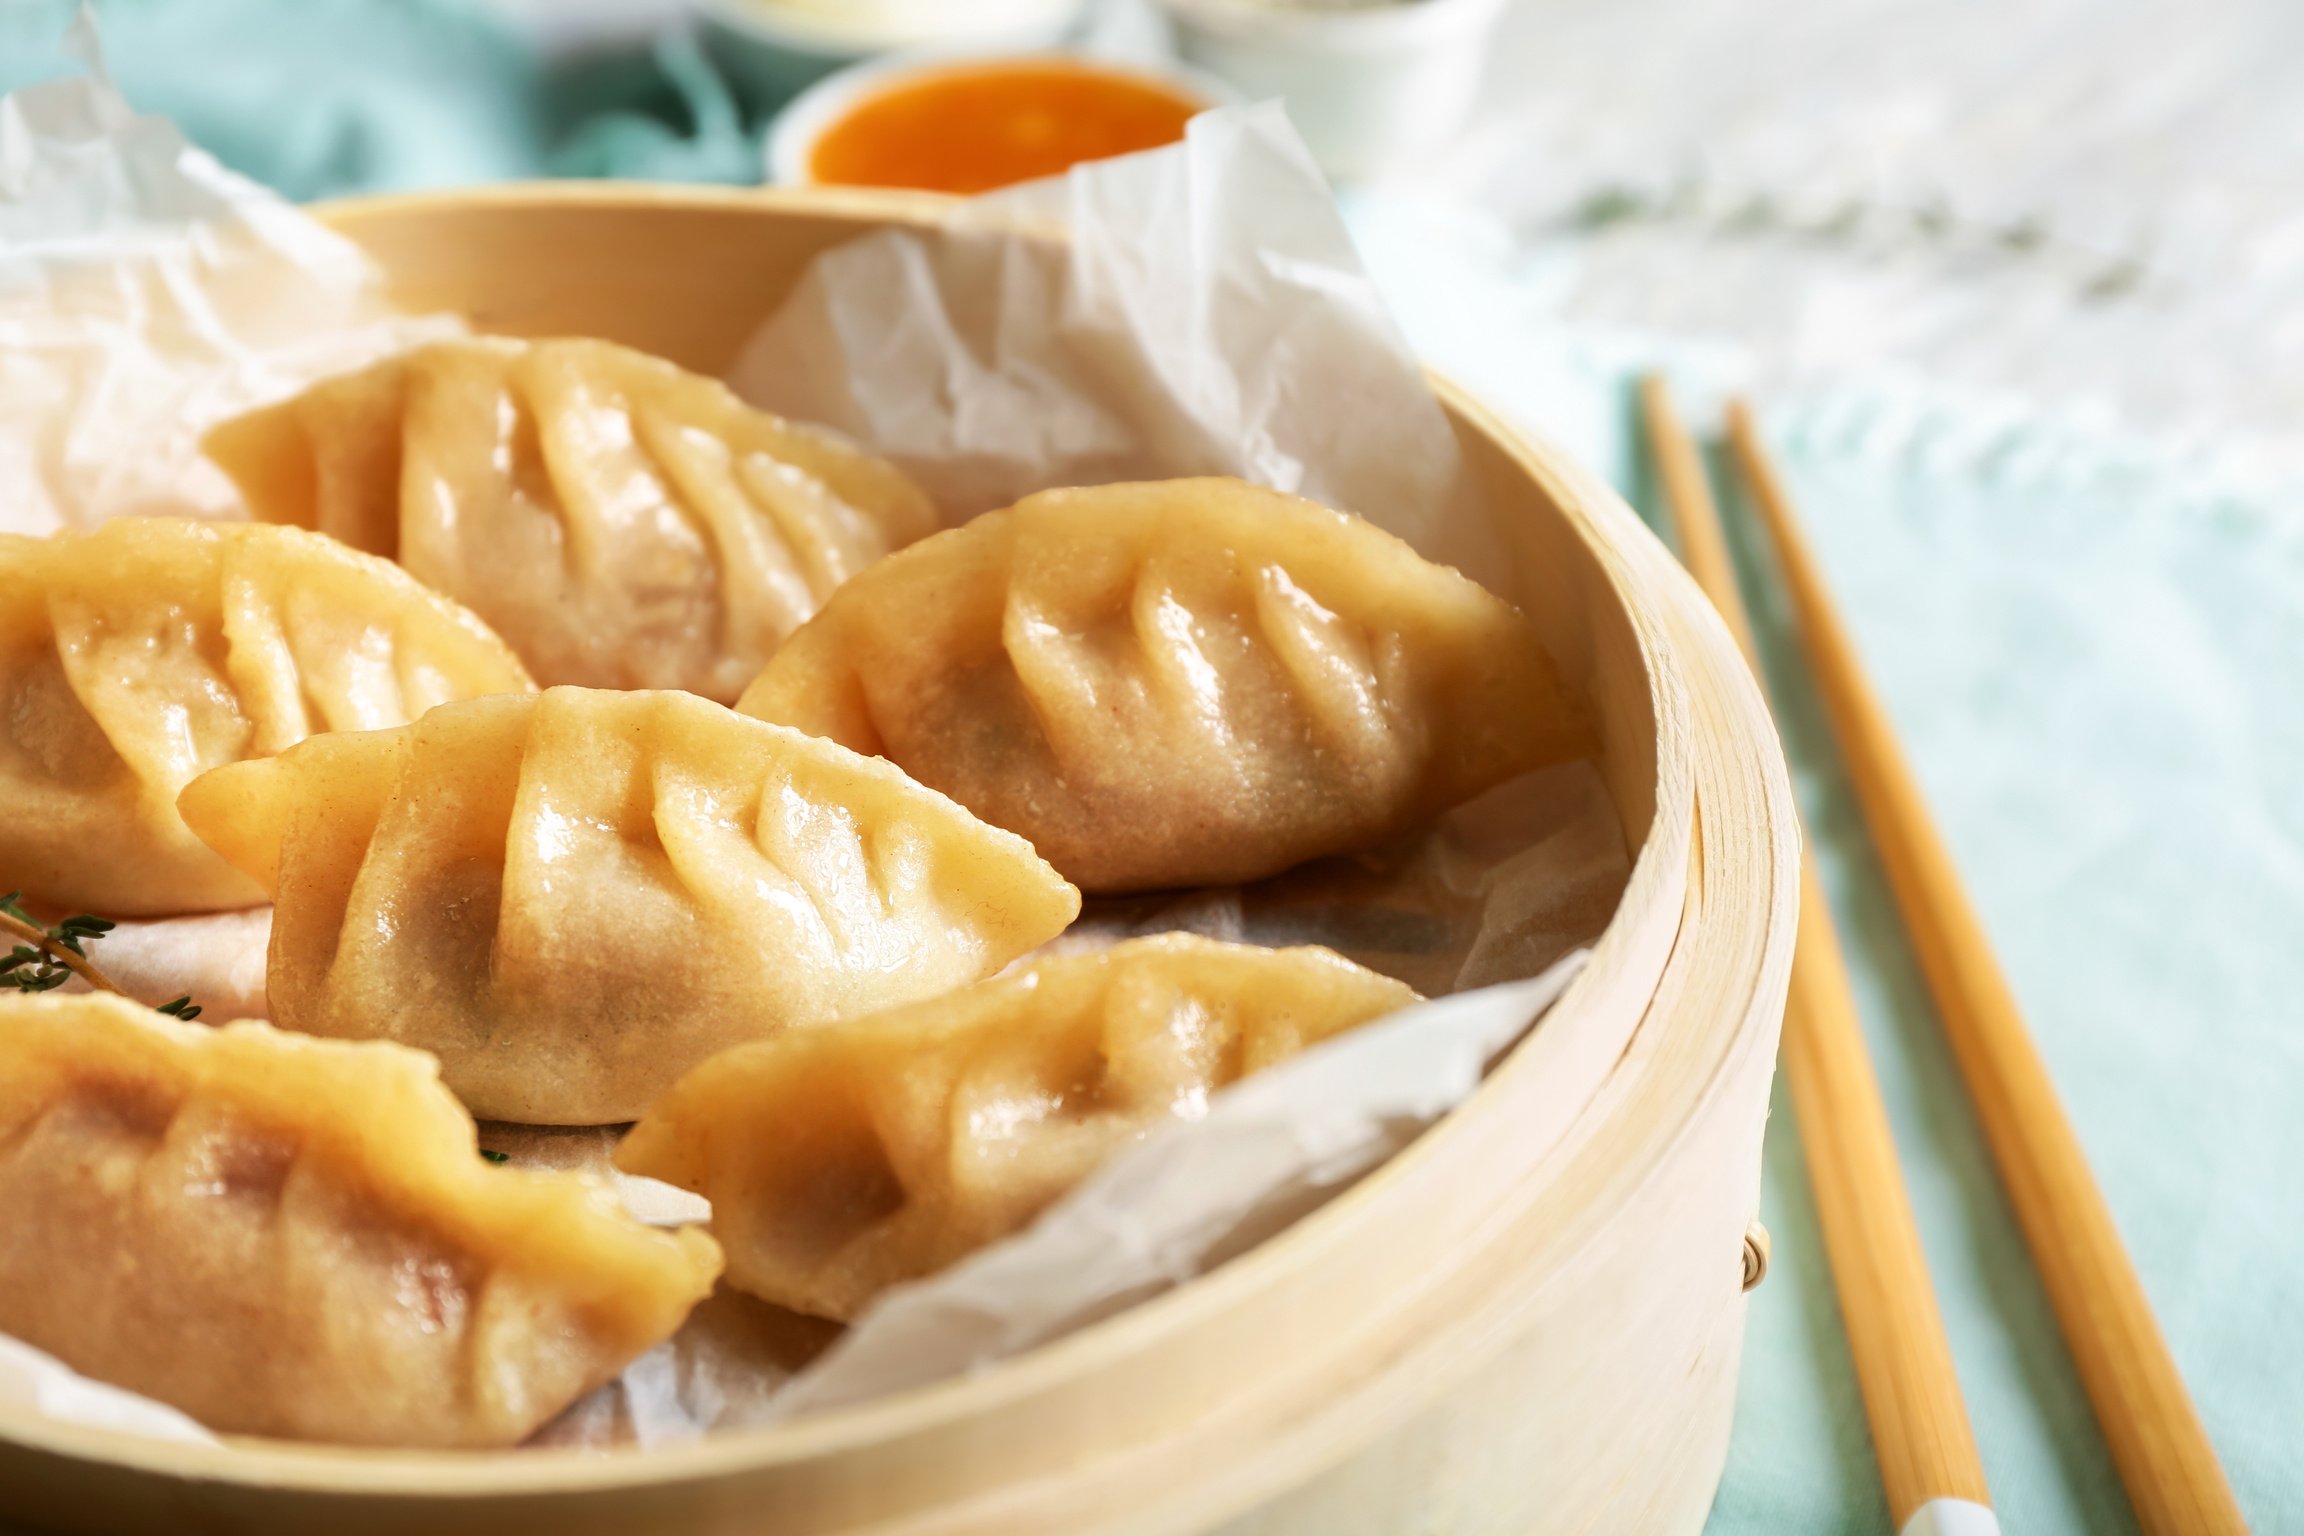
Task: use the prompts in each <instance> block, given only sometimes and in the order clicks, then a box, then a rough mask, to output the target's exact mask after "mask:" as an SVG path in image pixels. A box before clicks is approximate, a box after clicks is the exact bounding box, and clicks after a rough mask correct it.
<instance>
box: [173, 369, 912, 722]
mask: <svg viewBox="0 0 2304 1536" xmlns="http://www.w3.org/2000/svg"><path fill="white" fill-rule="evenodd" d="M207 450H208V455H209V457H210V458H212V459H214V460H215V461H216V462H217V463H218V464H220V465H222V466H223V467H224V469H225V471H226V472H227V473H229V474H230V475H231V476H232V478H233V479H234V480H236V481H237V482H239V485H240V489H241V492H242V494H243V495H244V496H245V497H246V498H247V501H248V505H249V507H250V509H251V510H252V511H253V512H254V513H255V515H256V516H257V517H259V518H262V519H264V520H266V521H268V522H276V523H295V524H299V525H301V526H303V527H306V528H317V529H319V530H320V531H321V532H322V533H329V534H334V535H335V536H336V537H337V538H340V539H342V540H344V541H345V542H346V543H347V544H350V545H352V546H353V547H354V548H356V549H364V550H367V551H369V552H371V553H373V554H379V555H385V556H389V557H390V558H392V559H394V560H397V561H399V562H400V563H401V564H402V565H403V566H405V567H407V569H408V570H409V572H410V573H411V574H413V575H414V576H415V577H416V579H417V580H419V581H421V582H423V583H424V584H425V585H427V586H429V587H433V588H435V589H437V590H438V591H441V592H445V593H447V594H448V595H449V596H451V597H453V598H455V599H456V600H457V601H459V602H462V603H464V604H466V605H467V606H469V607H470V608H471V609H472V610H473V612H475V613H477V614H479V615H480V616H481V617H482V618H484V619H486V620H487V621H488V622H489V623H490V624H492V625H494V626H495V627H496V629H497V631H498V632H499V633H501V634H502V635H503V636H504V638H505V639H507V640H509V641H510V642H511V643H512V647H513V649H515V650H517V651H518V652H519V653H520V655H521V656H522V657H523V658H524V659H525V660H526V661H527V663H528V666H529V668H530V669H531V670H532V671H534V672H535V674H536V676H537V678H538V679H539V680H541V681H542V682H544V683H546V684H547V685H549V684H554V683H581V684H584V685H585V686H588V687H596V688H684V689H686V690H688V691H689V692H691V693H699V694H702V695H704V696H705V697H706V698H712V699H718V700H719V701H721V702H722V703H727V702H729V701H731V700H733V699H734V698H735V697H736V695H737V693H738V692H739V691H741V690H742V688H743V687H744V684H745V683H746V682H747V681H748V680H749V679H750V678H751V677H752V675H753V674H754V673H756V672H758V671H759V670H760V666H761V663H762V662H764V661H766V660H767V658H768V653H769V652H770V651H772V650H774V649H775V647H776V643H777V642H778V641H779V640H781V639H783V638H784V636H785V635H787V634H789V633H791V631H792V630H793V629H794V628H795V627H797V626H798V625H799V623H800V622H801V621H802V620H803V619H806V618H807V617H808V616H809V615H810V614H812V613H814V612H815V611H816V609H817V607H818V605H820V604H821V603H822V602H823V601H824V598H825V595H826V594H827V593H829V592H830V591H831V590H832V589H833V588H834V587H836V586H838V585H839V584H840V583H841V582H842V581H844V580H846V579H847V578H848V577H850V576H852V575H854V574H855V573H856V572H857V571H860V570H862V569H863V568H864V567H865V566H867V565H869V564H871V563H872V562H873V561H874V560H876V559H878V558H879V557H880V556H881V555H883V554H885V553H887V552H888V551H889V550H891V549H895V548H898V547H899V546H901V545H905V544H909V543H911V542H912V541H913V540H914V539H918V538H921V537H923V536H924V535H926V534H927V533H929V532H931V531H932V530H933V529H934V528H935V526H936V517H935V510H934V508H933V507H932V506H931V505H930V503H929V501H928V499H927V497H925V496H924V495H922V494H921V492H920V490H919V489H918V487H916V486H914V485H913V484H912V482H911V481H910V480H908V479H906V478H905V476H904V475H903V474H902V473H901V472H899V471H898V470H897V469H895V468H894V467H893V466H891V465H889V464H886V463H883V462H882V461H880V460H878V459H875V458H871V457H869V456H867V455H865V454H862V453H859V452H857V451H856V450H855V449H853V448H850V447H849V446H847V444H846V443H844V442H843V441H841V440H840V439H838V438H835V437H833V436H832V435H830V434H829V433H826V432H823V431H820V430H817V429H814V428H810V427H805V426H800V425H797V424H795V423H792V422H787V421H783V420H781V419H779V418H777V417H774V416H771V415H768V414H767V413H766V412H764V411H757V410H754V409H753V408H752V407H750V406H748V405H746V404H744V403H743V402H742V401H740V400H738V399H737V398H736V397H735V396H734V395H733V394H731V393H729V391H728V390H727V388H726V387H725V386H723V385H721V384H720V383H719V382H718V381H716V380H713V379H707V378H703V377H701V376H699V375H696V374H692V373H687V372H684V371H682V370H681V369H679V368H675V367H674V366H673V365H672V364H670V363H667V362H664V361H662V360H660V359H657V358H653V357H649V356H646V355H645V354H643V353H639V352H633V351H630V350H628V349H627V348H624V347H618V346H612V345H610V344H609V343H607V342H604V341H582V340H569V341H538V342H527V341H512V340H507V339H503V338H494V339H475V340H469V341H453V342H441V343H438V344H436V345H433V346H429V347H423V348H419V349H417V350H416V351H414V352H409V353H406V354H404V355H402V356H399V357H396V358H391V359H388V360H386V361H385V362H382V363H379V364H376V365H375V366H374V367H371V368H369V369H367V370H366V371H364V372H360V373H355V374H350V375H347V376H345V377H342V378H337V379H331V380H327V381H324V382H322V383H320V384H317V385H315V386H313V387H312V388H311V389H309V390H307V391H305V392H304V393H303V394H301V395H299V396H297V397H295V398H294V399H291V400H288V401H286V402H284V403H282V404H279V405H274V406H269V407H267V408H265V409H263V410H260V411H256V412H253V413H251V414H250V415H247V416H243V417H240V418H238V419H236V420H234V421H229V422H226V423H225V424H224V425H222V426H221V427H218V428H217V429H216V430H215V431H214V432H213V433H211V434H210V436H209V438H208V442H207Z"/></svg>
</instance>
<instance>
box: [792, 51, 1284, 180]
mask: <svg viewBox="0 0 2304 1536" xmlns="http://www.w3.org/2000/svg"><path fill="white" fill-rule="evenodd" d="M995 60H1000V61H1007V60H1013V61H1015V62H1017V63H1032V62H1035V61H1046V62H1052V63H1063V64H1082V65H1086V66H1088V67H1090V68H1093V69H1100V70H1106V71H1109V72H1110V73H1112V74H1116V75H1123V76H1130V77H1133V78H1135V79H1139V80H1142V81H1144V82H1146V83H1147V84H1150V85H1156V86H1158V87H1160V88H1161V89H1162V90H1168V91H1175V92H1177V93H1179V94H1180V95H1183V96H1185V97H1186V98H1188V99H1190V100H1193V101H1196V102H1198V103H1200V105H1201V106H1203V107H1221V106H1229V105H1231V104H1232V103H1234V102H1236V101H1238V100H1240V94H1239V93H1238V92H1237V91H1235V90H1233V89H1232V87H1231V86H1230V85H1228V84H1226V83H1225V82H1224V81H1222V80H1219V79H1217V78H1215V77H1214V76H1212V75H1209V74H1207V73H1205V72H1204V71H1201V70H1197V69H1191V68H1188V67H1186V66H1183V65H1178V64H1161V65H1157V66H1155V65H1148V64H1138V63H1132V62H1123V61H1120V60H1115V59H1101V58H1092V57H1087V56H1084V55H1081V54H1073V53H1061V52H1056V51H1053V50H1049V49H1031V48H1026V49H1016V48H1007V47H1001V46H998V45H994V44H968V45H962V46H953V47H941V48H912V49H906V50H905V51H903V52H901V53H892V54H886V55H883V56H882V57H880V58H877V59H873V60H870V61H868V62H866V63H862V64H855V65H851V66H849V67H848V68H846V69H843V70H840V71H839V72H838V73H836V74H832V75H828V76H826V77H825V78H824V79H822V80H819V81H817V82H816V84H814V85H812V86H810V87H809V88H808V89H807V90H805V91H803V92H801V93H800V94H799V95H798V96H796V97H794V98H793V100H792V104H791V105H790V106H788V107H786V108H785V109H784V110H783V111H782V112H780V113H778V114H777V116H776V119H775V121H773V122H771V123H770V124H769V125H768V142H767V169H768V180H769V181H771V182H773V183H775V184H776V185H778V186H786V187H801V186H813V185H815V178H814V177H812V176H811V175H810V174H809V171H808V161H809V157H810V154H811V152H812V151H813V150H814V149H815V148H816V141H817V140H818V139H820V138H822V137H823V136H824V130H825V129H827V128H829V127H831V126H832V124H833V123H835V122H837V121H839V120H840V119H841V118H842V117H844V116H846V115H847V112H848V110H849V108H851V107H853V106H855V105H856V103H857V102H859V101H861V100H863V99H864V98H865V97H867V96H871V95H875V94H877V93H878V92H880V91H884V90H887V89H889V88H891V87H893V86H897V85H900V84H902V83H904V82H905V81H906V80H907V79H910V78H913V77H915V76H923V75H933V74H937V73H939V72H941V71H942V70H945V69H948V68H950V67H951V66H952V65H954V64H967V63H971V62H976V61H982V62H985V63H991V62H993V61H995Z"/></svg>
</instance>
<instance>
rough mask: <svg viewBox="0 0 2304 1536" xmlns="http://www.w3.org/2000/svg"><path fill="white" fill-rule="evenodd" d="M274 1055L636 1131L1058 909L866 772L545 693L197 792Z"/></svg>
mask: <svg viewBox="0 0 2304 1536" xmlns="http://www.w3.org/2000/svg"><path fill="white" fill-rule="evenodd" d="M182 806H183V811H184V817H185V820H186V821H188V822H189V823H190V824H191V826H192V828H193V830H194V831H196V832H198V833H199V834H200V835H201V836H202V837H204V838H206V839H207V840H208V841H209V842H210V843H211V844H212V845H213V846H214V847H215V848H216V849H217V851H218V852H220V853H222V854H223V855H224V856H225V857H227V858H229V859H230V860H231V861H232V862H233V863H234V864H236V865H238V866H239V867H240V868H242V869H244V870H246V871H247V872H248V873H249V874H250V875H251V876H253V877H254V878H255V879H256V880H258V881H259V882H260V883H262V885H263V886H264V888H265V889H266V890H268V891H270V892H272V893H273V896H274V900H275V902H276V905H275V907H274V909H273V919H272V944H271V960H270V965H269V969H268V973H267V978H266V981H267V986H268V988H269V991H270V997H271V1010H272V1017H273V1019H274V1021H275V1022H277V1023H279V1024H281V1025H282V1026H284V1027H286V1028H289V1029H301V1030H306V1031H309V1032H311V1033H313V1034H321V1035H338V1036H346V1037H351V1038H371V1037H373V1038H382V1039H389V1040H397V1041H399V1042H401V1043H402V1044H404V1045H414V1046H420V1047H422V1048H423V1049H425V1050H429V1051H432V1052H434V1053H435V1054H437V1055H438V1056H439V1057H440V1059H441V1064H442V1075H443V1076H444V1077H445V1078H446V1079H447V1082H448V1086H449V1087H451V1088H453V1089H455V1090H456V1092H457V1093H458V1094H459V1095H461V1096H462V1098H463V1100H464V1102H465V1103H466V1104H468V1105H470V1106H471V1107H472V1109H473V1110H474V1112H475V1113H477V1114H479V1115H480V1116H481V1117H482V1118H484V1119H489V1120H517V1121H525V1122H530V1123H534V1124H541V1125H591V1124H610V1123H614V1122H617V1121H624V1120H631V1119H633V1118H635V1117H637V1116H638V1115H639V1114H640V1112H641V1111H642V1110H644V1109H646V1108H647V1107H648V1105H649V1104H650V1103H651V1102H652V1101H653V1100H654V1099H655V1097H656V1095H657V1094H658V1093H660V1092H662V1091H663V1090H664V1089H665V1088H667V1087H669V1086H671V1084H672V1082H673V1080H674V1079H676V1078H678V1077H679V1075H680V1074H681V1073H682V1072H685V1071H686V1070H687V1069H688V1068H690V1067H692V1066H694V1065H695V1064H696V1063H697V1062H699V1061H702V1060H703V1059H704V1058H705V1057H707V1056H709V1055H711V1054H712V1053H713V1052H715V1051H718V1050H721V1049H723V1048H725V1047H727V1046H730V1045H734V1044H737V1043H739V1042H741V1041H745V1040H752V1039H757V1038H758V1037H759V1036H760V1035H762V1034H765V1033H767V1032H769V1031H771V1030H774V1029H776V1028H778V1027H779V1026H781V1025H786V1024H814V1023H819V1022H821V1021H823V1020H826V1019H831V1018H837V1017H840V1016H842V1015H845V1014H851V1013H861V1012H867V1011H870V1010H872V1009H874V1008H882V1007H886V1006H888V1005H890V1004H892V1003H900V1002H909V1001H911V1000H912V999H914V998H919V997H928V996H932V995H934V994H935V993H938V992H942V991H944V990H946V989H948V988H951V987H956V986H962V985H965V984H966V983H968V982H971V981H974V980H976V979H977V978H979V977H982V976H985V975H989V974H990V973H991V972H993V971H995V970H998V969H999V968H1000V967H1001V966H1003V965H1005V964H1007V963H1008V962H1009V961H1010V960H1012V959H1014V958H1015V957H1016V956H1018V955H1020V954H1022V953H1024V952H1025V951H1026V950H1029V949H1031V948H1032V947H1034V946H1035V945H1037V944H1040V943H1042V942H1044V941H1045V940H1047V939H1049V938H1051V937H1053V936H1054V935H1056V934H1057V933H1060V932H1062V931H1063V929H1064V927H1065V925H1066V924H1068V923H1069V922H1071V920H1072V918H1073V916H1074V914H1075V913H1077V912H1078V911H1079V906H1080V893H1079V892H1077V891H1075V890H1074V889H1073V888H1072V887H1071V886H1069V885H1066V884H1065V883H1064V881H1063V880H1062V878H1060V877H1059V876H1058V875H1057V873H1056V872H1055V871H1054V870H1052V869H1050V868H1049V867H1048V866H1047V865H1046V864H1045V863H1043V862H1042V861H1041V860H1040V859H1039V858H1038V857H1037V856H1036V855H1035V854H1034V853H1033V852H1032V850H1031V848H1030V847H1029V846H1027V845H1026V844H1025V842H1024V841H1023V840H1022V839H1021V838H1018V837H1015V836H1012V835H1011V834H1009V833H1006V832H1002V831H1000V830H998V829H997V828H994V827H988V826H985V825H984V824H983V823H982V822H979V821H978V820H976V819H975V818H974V817H973V816H970V815H969V814H968V813H967V812H966V811H964V810H962V809H961V808H960V807H958V806H956V805H954V804H953V803H952V802H951V801H949V800H947V799H945V798H944V797H943V796H942V795H939V794H936V793H934V792H933V791H931V790H926V789H922V788H921V787H920V786H919V785H917V784H915V783H913V782H912V781H911V780H910V779H907V778H906V777H904V775H903V774H901V773H899V772H897V771H896V770H895V769H894V768H891V767H890V766H889V765H888V764H886V763H882V762H876V761H874V760H873V759H871V758H867V757H859V756H857V755H856V754H855V753H852V752H849V751H847V750H845V749H843V748H841V747H837V746H834V745H833V744H832V743H830V742H825V741H818V740H816V739H814V738H813V737H808V736H803V735H801V734H800V733H799V732H797V731H788V730H785V729H783V728H781V727H778V726H771V725H764V724H762V723H761V722H760V721H757V720H749V719H746V718H745V717H744V716H742V715H739V714H737V713H735V712H734V711H732V710H729V709H726V708H724V707H722V706H721V705H718V704H714V703H711V702H710V701H708V700H705V699H699V698H696V697H694V696H693V695H690V694H685V693H656V692H642V693H606V692H598V691H594V690H591V689H584V688H554V689H551V690H549V691H547V692H545V693H542V694H530V695H523V696H506V697H503V698H495V699H480V700H475V701H474V702H472V703H470V704H455V705H448V706H446V707H443V708H440V709H436V710H434V711H432V713H430V714H428V715H426V716H425V717H424V718H423V719H421V720H419V721H417V722H416V723H415V724H414V725H412V726H408V727H406V728H404V729H402V730H398V731H380V732H368V733H363V734H359V735H338V736H322V737H315V738H314V739H313V740H311V741H309V742H306V743H305V744H304V745H303V746H301V747H298V748H295V749H294V750H292V751H289V752H286V753H284V754H282V755H281V756H279V757H277V758H272V759H268V760H266V761H263V762H257V763H243V764H239V765H236V766H234V767H231V768H225V769H219V770H218V771H217V772H215V773H212V774H209V775H208V776H207V777H205V778H202V779H200V780H199V781H198V782H196V783H194V784H193V785H192V786H191V787H190V788H189V789H187V790H186V791H185V792H184V796H183V802H182Z"/></svg>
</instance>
